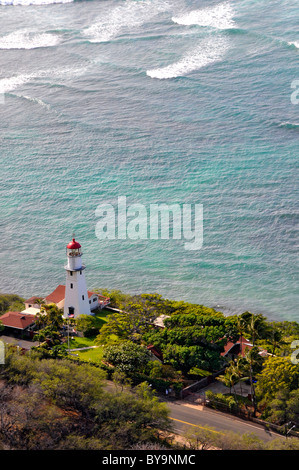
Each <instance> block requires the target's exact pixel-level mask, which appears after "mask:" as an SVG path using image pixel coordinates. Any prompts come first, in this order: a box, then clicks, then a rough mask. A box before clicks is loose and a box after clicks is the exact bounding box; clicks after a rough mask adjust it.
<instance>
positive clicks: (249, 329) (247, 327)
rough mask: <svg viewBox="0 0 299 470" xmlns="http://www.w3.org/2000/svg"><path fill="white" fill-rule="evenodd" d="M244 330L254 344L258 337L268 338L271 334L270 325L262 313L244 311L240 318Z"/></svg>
mask: <svg viewBox="0 0 299 470" xmlns="http://www.w3.org/2000/svg"><path fill="white" fill-rule="evenodd" d="M239 322H240V325H242V331H244V332H245V333H247V334H249V336H250V339H251V341H252V344H253V346H255V344H256V340H257V339H258V338H266V337H267V335H268V334H269V327H268V324H267V321H266V318H265V317H264V316H263V315H262V314H260V313H259V314H254V313H251V312H248V311H247V312H244V313H242V314H241V315H240V318H239Z"/></svg>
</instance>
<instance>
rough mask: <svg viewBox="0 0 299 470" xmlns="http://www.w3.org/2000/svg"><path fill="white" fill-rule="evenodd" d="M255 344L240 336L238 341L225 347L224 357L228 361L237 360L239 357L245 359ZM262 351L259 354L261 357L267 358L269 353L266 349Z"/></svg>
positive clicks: (229, 342) (228, 343) (222, 354)
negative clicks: (247, 351)
mask: <svg viewBox="0 0 299 470" xmlns="http://www.w3.org/2000/svg"><path fill="white" fill-rule="evenodd" d="M252 348H253V344H252V343H251V342H250V341H249V340H248V339H246V338H244V337H243V336H240V337H239V339H238V341H236V342H233V341H228V342H227V344H226V345H225V346H224V352H222V353H221V356H222V357H225V358H227V359H228V360H233V359H236V358H237V357H238V356H241V357H244V356H245V353H246V350H248V349H252ZM259 349H260V352H259V354H260V355H261V356H267V355H268V352H267V351H266V350H264V349H261V348H259Z"/></svg>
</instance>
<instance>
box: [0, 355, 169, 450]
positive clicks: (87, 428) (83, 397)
mask: <svg viewBox="0 0 299 470" xmlns="http://www.w3.org/2000/svg"><path fill="white" fill-rule="evenodd" d="M1 379H2V380H1V393H0V441H1V442H2V443H3V444H5V446H8V448H11V449H21V450H37V449H51V450H55V449H84V450H85V449H99V450H101V449H106V450H111V449H113V450H118V449H129V448H131V447H132V446H134V445H136V444H140V443H143V444H144V443H148V442H151V443H153V442H156V441H158V442H159V440H160V434H161V432H162V431H167V432H169V431H170V430H171V424H170V421H169V419H168V409H167V407H166V405H165V404H163V403H160V402H159V400H158V399H157V397H156V395H155V393H154V392H153V391H152V390H151V389H150V388H149V387H148V384H140V385H139V386H137V387H136V388H135V389H133V390H127V389H123V390H122V392H120V391H118V390H117V389H116V390H114V391H109V393H108V392H107V391H105V388H104V379H105V374H104V372H103V371H102V370H101V369H99V368H95V367H93V366H90V365H87V364H84V365H80V364H76V363H73V362H72V361H69V360H66V359H59V360H53V359H43V358H42V359H41V358H40V355H39V354H37V353H34V354H31V356H29V355H27V354H25V355H18V354H16V353H15V352H14V351H13V350H12V349H10V350H9V353H8V355H7V357H6V363H5V367H2V371H1Z"/></svg>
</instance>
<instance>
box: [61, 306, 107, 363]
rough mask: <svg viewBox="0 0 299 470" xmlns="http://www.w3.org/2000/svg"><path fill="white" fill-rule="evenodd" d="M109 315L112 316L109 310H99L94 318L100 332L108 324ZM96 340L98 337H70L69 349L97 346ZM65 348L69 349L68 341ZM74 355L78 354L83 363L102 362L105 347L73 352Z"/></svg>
mask: <svg viewBox="0 0 299 470" xmlns="http://www.w3.org/2000/svg"><path fill="white" fill-rule="evenodd" d="M108 315H111V312H110V311H109V310H106V309H105V308H104V309H103V310H98V311H97V312H96V313H95V315H94V318H95V319H96V325H97V327H99V330H100V328H101V327H102V326H103V325H104V323H106V321H107V317H108ZM95 339H96V336H90V337H85V336H83V337H81V336H70V338H69V348H70V349H77V348H86V347H90V346H97V345H96V344H95ZM65 347H66V348H68V341H66V343H65ZM72 354H76V356H77V357H78V358H79V359H80V360H82V361H87V362H88V361H92V362H100V361H101V359H102V356H103V347H102V346H99V347H96V348H92V349H87V350H83V351H73V352H72Z"/></svg>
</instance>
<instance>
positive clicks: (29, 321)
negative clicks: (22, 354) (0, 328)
mask: <svg viewBox="0 0 299 470" xmlns="http://www.w3.org/2000/svg"><path fill="white" fill-rule="evenodd" d="M0 321H1V322H2V323H3V325H4V327H5V330H6V331H5V330H4V333H5V332H6V333H8V334H13V335H16V336H20V335H24V336H28V337H31V338H32V337H33V330H34V327H35V316H34V315H25V314H22V313H21V312H6V313H4V314H3V315H2V316H1V317H0Z"/></svg>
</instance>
